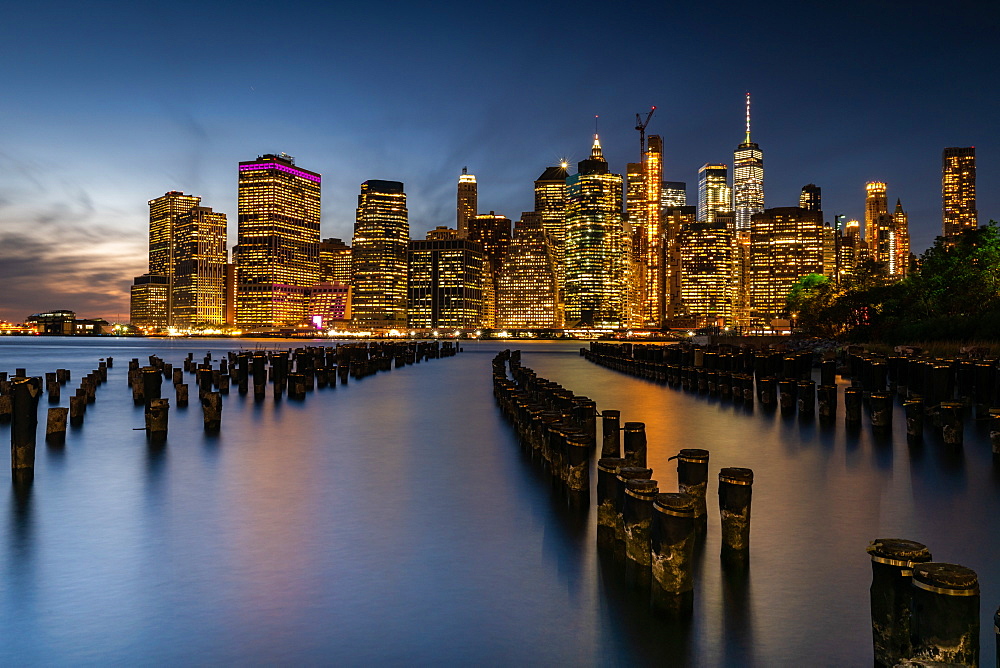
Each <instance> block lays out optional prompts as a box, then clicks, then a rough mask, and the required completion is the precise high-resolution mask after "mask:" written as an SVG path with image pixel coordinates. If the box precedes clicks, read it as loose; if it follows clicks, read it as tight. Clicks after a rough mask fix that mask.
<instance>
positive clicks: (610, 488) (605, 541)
mask: <svg viewBox="0 0 1000 668" xmlns="http://www.w3.org/2000/svg"><path fill="white" fill-rule="evenodd" d="M623 466H625V460H624V459H623V458H621V457H601V458H600V459H599V460H597V547H598V548H604V549H609V550H611V549H614V546H615V516H616V514H617V510H616V509H615V491H616V490H617V485H618V469H620V468H621V467H623Z"/></svg>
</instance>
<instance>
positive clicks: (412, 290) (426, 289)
mask: <svg viewBox="0 0 1000 668" xmlns="http://www.w3.org/2000/svg"><path fill="white" fill-rule="evenodd" d="M483 266H484V254H483V246H482V244H480V243H478V242H475V241H471V240H469V239H450V240H442V241H437V240H425V241H411V242H410V244H409V290H408V293H409V297H408V311H407V314H408V326H409V327H411V328H418V329H435V328H439V327H440V328H442V329H449V330H451V329H472V328H475V327H478V326H479V320H480V314H481V312H482V293H483V290H482V286H483V281H484V276H483Z"/></svg>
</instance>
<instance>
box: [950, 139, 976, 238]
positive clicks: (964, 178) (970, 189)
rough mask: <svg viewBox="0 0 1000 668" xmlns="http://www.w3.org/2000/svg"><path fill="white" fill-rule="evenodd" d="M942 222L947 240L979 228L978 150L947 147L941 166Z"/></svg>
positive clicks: (972, 147)
mask: <svg viewBox="0 0 1000 668" xmlns="http://www.w3.org/2000/svg"><path fill="white" fill-rule="evenodd" d="M941 203H942V207H943V210H944V213H943V217H942V222H943V228H944V232H943V233H944V236H945V237H954V236H957V235H959V234H961V233H962V232H964V231H966V230H974V229H976V227H978V225H979V212H978V211H977V210H976V147H975V146H968V147H965V148H961V147H952V148H946V149H945V150H944V154H943V156H942V166H941Z"/></svg>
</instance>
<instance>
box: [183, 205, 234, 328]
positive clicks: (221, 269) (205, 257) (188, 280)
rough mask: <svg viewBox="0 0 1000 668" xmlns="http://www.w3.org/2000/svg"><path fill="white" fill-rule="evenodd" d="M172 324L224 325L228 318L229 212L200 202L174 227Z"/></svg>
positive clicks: (185, 326)
mask: <svg viewBox="0 0 1000 668" xmlns="http://www.w3.org/2000/svg"><path fill="white" fill-rule="evenodd" d="M174 241H175V243H174V246H175V250H174V278H173V286H172V289H171V295H172V296H171V302H172V305H171V313H172V316H171V324H173V325H174V326H175V327H182V328H190V327H196V326H205V325H210V326H220V325H223V324H225V322H226V264H227V261H228V259H229V257H228V253H227V252H226V214H224V213H217V212H215V211H212V209H210V208H208V207H203V206H197V207H195V208H193V209H191V210H190V211H188V212H187V213H185V214H182V215H181V216H179V217H178V218H177V221H176V223H175V227H174Z"/></svg>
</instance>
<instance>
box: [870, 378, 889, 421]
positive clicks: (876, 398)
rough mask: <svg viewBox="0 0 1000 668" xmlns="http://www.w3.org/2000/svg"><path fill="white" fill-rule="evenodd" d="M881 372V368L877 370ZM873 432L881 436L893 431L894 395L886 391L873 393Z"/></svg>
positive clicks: (871, 406)
mask: <svg viewBox="0 0 1000 668" xmlns="http://www.w3.org/2000/svg"><path fill="white" fill-rule="evenodd" d="M876 371H881V368H876ZM868 401H869V409H870V411H871V422H872V430H873V431H874V432H875V433H877V434H880V435H884V434H888V433H889V432H891V431H892V395H891V394H889V393H888V392H885V391H884V390H879V391H877V392H872V394H871V397H870V398H869V400H868Z"/></svg>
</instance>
